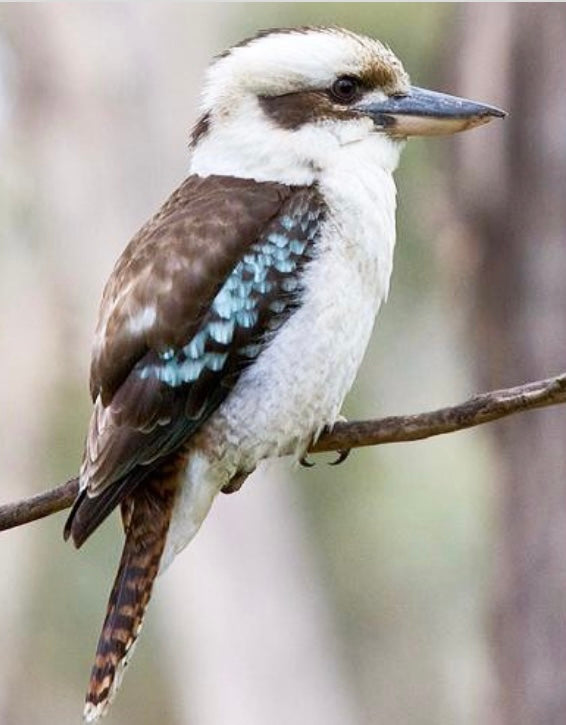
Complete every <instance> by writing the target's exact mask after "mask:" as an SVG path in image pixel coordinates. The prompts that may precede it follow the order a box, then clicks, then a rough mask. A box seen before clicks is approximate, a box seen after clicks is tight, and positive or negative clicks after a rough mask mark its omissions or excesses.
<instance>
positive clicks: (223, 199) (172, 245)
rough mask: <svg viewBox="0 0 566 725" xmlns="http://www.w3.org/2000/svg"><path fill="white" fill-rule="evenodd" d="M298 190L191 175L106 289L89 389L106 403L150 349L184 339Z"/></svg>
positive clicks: (122, 260)
mask: <svg viewBox="0 0 566 725" xmlns="http://www.w3.org/2000/svg"><path fill="white" fill-rule="evenodd" d="M292 193H293V190H292V188H291V187H288V186H284V185H283V184H275V183H258V182H255V181H253V180H251V179H237V178H234V177H229V176H208V177H206V178H201V177H199V176H190V177H189V178H188V179H187V180H186V181H185V182H184V183H183V184H182V185H181V186H180V187H179V188H178V189H177V190H176V191H175V192H174V193H173V194H172V195H171V196H170V197H169V199H168V200H167V201H166V202H165V204H164V205H163V207H162V208H161V209H160V211H159V212H158V213H157V214H156V215H155V216H154V217H153V219H151V220H150V221H149V222H148V223H147V224H146V225H145V226H144V227H143V228H142V229H141V230H140V231H139V233H138V234H136V236H135V237H134V238H133V239H132V241H131V242H130V243H129V244H128V246H127V247H126V249H125V250H124V252H123V253H122V255H121V257H120V259H119V260H118V262H117V264H116V266H115V268H114V270H113V272H112V274H111V276H110V279H109V280H108V283H107V284H106V287H105V289H104V294H103V297H102V303H101V307H100V316H99V322H98V326H97V329H96V336H95V345H94V349H93V356H92V364H91V373H90V390H91V395H92V399H93V401H95V400H96V398H97V397H98V396H100V398H101V400H102V403H103V405H105V406H106V405H108V403H109V402H110V401H111V400H112V398H113V396H114V394H115V393H116V391H117V390H118V388H119V387H120V385H121V384H122V383H123V382H124V380H125V379H126V377H127V375H128V374H129V373H130V371H131V369H132V368H133V366H134V365H135V363H136V362H137V361H138V360H140V359H141V358H142V357H143V356H144V354H145V353H146V352H148V350H157V351H162V350H166V349H168V348H171V347H179V346H182V345H184V344H186V342H187V340H189V339H190V338H191V337H192V336H193V335H194V333H195V332H196V330H197V329H198V326H199V323H200V321H201V320H202V317H203V315H204V314H205V312H206V310H207V308H208V306H209V304H210V302H211V300H212V299H213V297H214V295H215V294H216V293H217V292H218V290H219V288H220V286H221V285H222V282H223V281H224V279H225V278H226V276H227V275H228V273H229V271H230V270H231V269H232V267H234V265H235V264H236V262H237V261H238V259H239V258H240V256H241V255H242V253H243V250H244V249H245V248H246V246H248V245H250V244H251V243H252V242H253V241H254V240H255V239H257V237H258V235H259V234H260V233H261V231H262V230H263V229H264V227H265V226H266V224H267V223H268V222H269V220H270V219H272V218H273V217H275V216H276V215H277V214H278V212H279V211H280V209H281V206H282V204H283V203H284V201H285V200H286V199H288V198H289V197H290V196H291V194H292Z"/></svg>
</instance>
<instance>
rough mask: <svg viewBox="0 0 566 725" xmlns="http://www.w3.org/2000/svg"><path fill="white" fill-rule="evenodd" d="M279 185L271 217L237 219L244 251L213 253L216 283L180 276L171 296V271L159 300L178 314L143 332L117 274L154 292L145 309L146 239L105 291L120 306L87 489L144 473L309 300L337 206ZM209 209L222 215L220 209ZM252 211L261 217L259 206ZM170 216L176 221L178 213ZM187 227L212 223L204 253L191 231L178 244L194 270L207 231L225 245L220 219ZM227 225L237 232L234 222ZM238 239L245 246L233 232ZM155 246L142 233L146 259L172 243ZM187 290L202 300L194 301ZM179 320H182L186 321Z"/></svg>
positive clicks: (100, 386)
mask: <svg viewBox="0 0 566 725" xmlns="http://www.w3.org/2000/svg"><path fill="white" fill-rule="evenodd" d="M233 181H238V182H239V181H240V180H233ZM249 183H250V182H246V187H247V185H248V184H249ZM252 183H253V184H255V182H252ZM256 186H258V187H262V186H264V185H262V184H257V185H256ZM269 186H275V187H276V188H275V189H270V190H269V195H268V200H267V201H266V200H263V203H262V207H261V208H262V210H265V211H264V212H263V223H262V224H261V225H260V224H258V223H256V226H255V227H253V225H252V224H251V223H250V222H249V221H247V222H246V223H245V224H244V226H243V227H240V219H239V217H238V216H237V215H236V216H235V217H230V218H231V221H232V228H231V229H232V231H231V236H230V245H231V249H232V252H231V253H230V252H227V251H226V249H223V250H222V251H221V250H220V249H216V251H215V252H214V254H213V255H210V256H209V257H208V259H209V261H208V262H205V264H209V265H212V260H213V259H214V260H215V261H214V264H215V265H216V266H215V267H214V269H213V273H214V284H212V283H211V282H210V281H209V282H207V285H204V284H203V283H196V282H195V283H193V284H190V283H189V284H188V283H187V281H186V280H185V279H181V280H177V278H174V279H175V280H176V281H179V282H180V285H181V291H179V290H178V289H173V288H171V285H170V289H169V294H170V295H172V296H173V299H174V300H175V302H174V303H170V302H168V299H167V295H166V292H165V290H166V288H167V285H166V284H165V283H164V279H163V278H161V280H160V282H159V285H158V288H159V290H160V291H159V293H158V294H156V295H154V297H153V299H154V300H157V304H158V305H162V304H165V305H166V312H165V313H163V312H162V311H161V308H160V307H159V312H157V313H156V319H155V321H151V322H150V321H149V320H150V318H148V320H147V321H148V324H147V326H146V327H145V328H144V329H143V330H141V329H140V332H139V333H137V335H134V336H133V338H132V337H131V335H132V333H131V329H132V323H131V319H132V317H131V315H132V312H131V310H132V307H131V306H129V305H131V303H130V302H129V298H128V294H127V293H123V292H122V288H121V287H119V286H118V287H116V285H117V284H118V282H117V280H118V279H121V282H122V285H123V286H125V287H126V289H129V290H130V292H129V294H130V295H131V294H134V293H135V294H136V295H137V299H138V300H139V299H143V300H144V301H143V302H142V307H143V305H144V304H146V301H147V300H148V299H149V296H150V292H149V290H151V289H155V287H152V286H151V285H152V284H153V282H148V285H149V286H146V287H144V286H143V285H142V287H140V288H139V289H140V290H141V291H142V292H141V294H140V292H139V291H137V289H138V288H137V287H136V284H138V283H136V282H134V283H131V282H129V281H128V277H127V270H132V269H136V268H141V269H142V270H145V269H146V268H147V263H146V264H141V263H140V261H139V260H138V259H137V258H136V249H135V248H133V249H130V250H129V251H128V250H126V253H125V255H124V259H123V260H120V262H119V263H118V265H117V267H116V270H115V275H114V276H115V281H114V282H111V283H109V286H108V288H107V291H106V292H105V298H106V297H108V299H110V300H111V305H112V312H111V313H110V315H107V316H106V319H107V320H108V323H107V328H106V332H105V339H106V344H105V345H104V346H103V347H102V348H101V349H100V350H98V351H96V350H95V358H94V360H93V382H94V393H95V394H96V393H98V394H99V395H98V397H97V400H96V402H95V409H94V412H93V416H92V419H91V426H90V430H89V435H88V439H87V443H86V448H85V458H84V461H83V468H82V471H81V483H82V485H83V486H85V485H86V486H87V488H88V493H89V496H97V497H98V496H99V495H100V494H101V493H103V495H106V493H105V491H106V489H108V487H110V486H111V485H112V484H113V485H114V486H120V482H121V481H126V480H127V486H128V490H131V488H132V485H135V480H136V478H137V477H138V474H136V470H138V471H139V477H140V480H141V478H143V476H145V475H147V469H148V467H151V466H152V465H154V463H155V462H156V461H158V460H160V459H162V458H163V457H164V456H166V455H168V454H170V453H172V452H173V451H174V450H175V449H176V448H178V447H179V446H180V445H181V444H182V443H183V442H184V441H185V440H186V439H187V438H188V437H189V436H190V435H191V434H192V433H194V432H195V431H196V430H197V429H198V428H199V427H200V426H201V425H202V423H203V422H204V421H205V420H206V419H207V418H208V416H210V414H211V413H212V412H213V411H214V410H215V409H216V408H217V407H218V405H220V403H221V402H222V400H224V398H225V397H226V395H228V393H229V392H230V390H231V388H232V387H233V385H234V384H235V382H236V381H237V379H238V377H239V375H240V374H241V372H242V371H243V370H244V369H245V368H246V367H248V366H249V365H251V364H253V362H254V360H255V359H257V357H258V355H260V354H261V351H262V350H263V349H264V348H265V346H266V345H268V344H269V340H270V339H271V337H272V336H273V334H274V333H275V331H276V330H277V328H278V327H280V326H281V325H282V324H283V323H284V322H285V320H286V319H287V318H288V317H289V315H290V314H291V313H292V311H293V310H294V309H295V308H296V307H297V305H299V304H300V294H301V289H302V286H301V280H302V271H303V268H304V266H305V264H307V263H308V261H309V260H310V259H311V258H312V256H313V255H314V254H315V253H316V249H315V246H316V245H315V241H316V237H317V234H318V231H319V228H320V223H321V221H322V219H323V217H324V213H325V207H324V204H323V203H322V200H321V198H320V196H319V194H318V191H317V190H316V188H310V187H309V188H295V189H293V188H291V187H282V188H279V186H280V185H269ZM226 191H227V190H226V186H224V193H226ZM238 191H239V189H238ZM254 192H255V194H256V195H257V194H258V190H257V189H254V190H252V191H250V190H249V189H247V188H246V195H245V202H241V205H242V206H246V204H248V203H253V202H254ZM274 195H275V197H276V198H277V199H278V205H277V208H276V210H275V212H274V213H271V216H270V217H269V218H267V219H266V216H267V214H268V213H270V212H271V211H272V209H273V207H274V206H275V198H274ZM204 207H205V205H200V207H199V208H201V209H202V208H204ZM208 210H209V213H211V214H212V208H211V207H210V206H208ZM184 213H185V214H186V210H185V211H184ZM218 213H219V212H216V214H218ZM224 213H226V211H224ZM234 213H235V211H234ZM246 214H247V215H248V216H250V215H251V214H250V212H249V211H248V210H246ZM213 216H214V214H213ZM165 218H166V220H167V221H166V223H167V224H169V223H170V221H171V220H170V217H169V216H168V215H167V216H166V217H165ZM187 226H189V227H190V228H191V233H192V234H193V235H195V234H197V232H196V230H197V229H200V230H201V231H200V233H201V237H200V238H198V239H197V238H195V240H194V241H193V237H191V240H190V244H193V245H195V247H197V246H198V249H199V250H200V251H199V252H198V253H196V252H194V251H193V253H192V254H187V253H186V252H185V251H184V250H182V249H181V247H182V244H181V240H179V242H178V243H176V244H177V245H178V248H179V249H181V251H180V254H181V256H183V255H185V257H184V261H183V263H184V264H185V265H186V267H187V269H188V268H189V266H190V265H192V266H193V267H194V266H197V267H198V266H199V265H200V264H202V260H201V258H200V253H201V252H202V244H203V238H204V239H207V240H209V241H208V243H209V244H210V245H212V246H213V247H214V246H215V243H214V242H212V241H210V234H211V232H210V229H209V228H206V230H205V229H203V226H202V225H197V224H195V223H188V222H187V220H186V219H184V220H183V227H182V228H183V229H186V228H187ZM149 233H150V234H152V235H153V238H154V239H155V240H157V239H159V238H160V232H159V229H155V230H150V232H149ZM225 234H227V235H228V234H229V233H228V231H227V230H226V231H225ZM236 237H237V238H239V243H238V244H237V245H236V244H235V243H234V241H233V240H234V238H236ZM146 245H147V242H145V243H144V242H143V240H142V244H141V246H140V253H141V254H142V256H145V257H146V259H147V258H149V255H150V253H151V254H153V255H157V256H158V257H159V254H160V253H161V250H160V248H159V247H158V246H156V243H153V244H152V245H150V246H146ZM164 250H166V251H167V254H168V255H169V254H173V253H174V251H175V244H172V243H171V242H170V241H169V242H167V241H166V243H165V247H164ZM168 263H169V264H170V265H171V264H172V262H168ZM140 265H141V266H140ZM157 265H158V267H159V259H158V260H157ZM201 269H202V268H201ZM112 285H114V287H115V288H116V291H113V289H112ZM144 295H145V298H144ZM177 295H178V296H177ZM183 295H190V297H191V299H190V300H184V299H182V298H183ZM199 295H201V296H199ZM166 303H168V304H166ZM136 304H138V307H137V308H136V309H139V303H136ZM128 311H129V314H130V316H129V317H128ZM183 312H184V313H185V314H186V315H187V317H186V318H185V317H183V314H182V313H183ZM134 314H135V313H134ZM134 319H135V317H134ZM113 320H115V321H119V323H120V326H121V327H122V328H125V329H126V330H129V331H130V332H129V333H128V334H125V333H123V334H124V339H125V342H122V341H118V342H115V341H114V340H113V339H112V336H111V334H110V332H109V330H108V325H111V324H118V323H117V322H112V321H113ZM164 320H165V321H167V322H168V323H169V324H170V326H171V327H170V329H169V330H168V331H167V333H165V332H164V331H163V330H162V329H161V328H160V323H162V322H163V321H164ZM173 320H175V321H177V328H175V329H174V327H173V324H172V323H173ZM140 328H141V325H140ZM128 335H129V337H128ZM110 354H113V355H115V356H118V363H117V369H119V370H120V372H119V373H118V372H116V370H114V369H112V368H111V366H109V362H107V361H108V358H109V356H110ZM126 365H127V369H126ZM118 381H119V382H118ZM110 395H111V397H110V399H108V397H109V396H110ZM105 398H106V400H105ZM133 481H134V484H133V483H132V482H133ZM108 495H109V496H110V495H111V499H112V501H115V500H117V497H116V492H115V491H114V492H113V493H112V494H110V493H109V494H108ZM118 499H119V497H118Z"/></svg>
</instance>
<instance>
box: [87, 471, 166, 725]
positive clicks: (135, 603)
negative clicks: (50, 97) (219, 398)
mask: <svg viewBox="0 0 566 725" xmlns="http://www.w3.org/2000/svg"><path fill="white" fill-rule="evenodd" d="M174 498H175V497H174V491H173V490H171V489H169V488H164V487H163V486H161V487H159V488H157V486H151V485H146V486H143V487H141V488H140V489H138V490H137V491H135V492H134V493H133V494H132V495H131V496H130V497H128V498H127V499H125V500H124V501H123V502H122V515H123V518H124V526H125V529H126V540H125V543H124V550H123V552H122V558H121V560H120V566H119V568H118V573H117V574H116V579H115V580H114V585H113V587H112V591H111V593H110V599H109V601H108V608H107V611H106V618H105V620H104V624H103V626H102V632H101V634H100V638H99V640H98V646H97V648H96V658H95V662H94V666H93V668H92V672H91V675H90V682H89V686H88V691H87V694H86V701H85V708H84V720H85V722H96V721H97V720H98V719H99V718H100V717H102V716H103V715H105V714H106V712H107V710H108V707H109V705H110V703H111V702H112V700H113V698H114V695H115V694H116V691H117V690H118V687H119V686H120V682H121V680H122V676H123V674H124V669H125V667H126V665H127V664H128V661H129V658H130V656H131V654H132V652H133V649H134V645H135V643H136V639H137V637H138V635H139V633H140V630H141V627H142V623H143V617H144V614H145V610H146V607H147V604H148V602H149V599H150V596H151V590H152V587H153V582H154V580H155V577H156V576H157V572H158V570H159V562H160V560H161V555H162V553H163V548H164V545H165V539H166V536H167V530H168V528H169V522H170V520H171V512H172V509H173V503H174Z"/></svg>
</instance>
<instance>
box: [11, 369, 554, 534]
mask: <svg viewBox="0 0 566 725" xmlns="http://www.w3.org/2000/svg"><path fill="white" fill-rule="evenodd" d="M561 403H566V373H562V374H560V375H557V376H556V377H553V378H547V379H546V380H537V381H536V382H533V383H526V384H525V385H518V386H516V387H513V388H504V389H501V390H493V391H491V392H488V393H482V394H481V395H476V396H474V397H473V398H469V399H468V400H466V401H464V402H463V403H460V404H459V405H454V406H450V407H447V408H439V409H438V410H432V411H429V412H426V413H418V414H415V415H396V416H390V417H388V418H379V419H375V420H364V421H351V422H346V423H336V425H335V426H334V428H333V429H332V430H331V431H327V432H325V433H323V434H322V435H321V436H320V438H319V439H318V440H317V441H316V443H314V444H313V445H312V446H311V447H310V449H309V452H310V453H322V452H325V451H340V450H345V449H350V448H361V447H362V446H375V445H381V444H383V443H403V442H407V441H416V440H422V439H424V438H430V437H432V436H437V435H443V434H444V433H454V432H456V431H459V430H465V429H467V428H473V427H475V426H478V425H483V424H484V423H490V422H491V421H494V420H499V419H501V418H505V417H507V416H508V415H513V414H514V413H520V412H523V411H526V410H534V409H535V408H544V407H547V406H551V405H559V404H561ZM77 492H78V479H76V478H72V479H70V480H69V481H67V483H64V484H63V485H62V486H58V487H57V488H54V489H51V490H49V491H46V492H45V493H41V494H38V495H37V496H33V497H31V498H28V499H24V500H22V501H17V502H15V503H11V504H5V505H3V506H0V531H4V530H6V529H11V528H14V527H15V526H21V525H22V524H27V523H30V522H31V521H36V520H37V519H40V518H43V517H45V516H49V515H50V514H54V513H57V512H58V511H62V510H63V509H66V508H68V507H69V506H71V504H72V503H73V501H74V499H75V497H76V495H77Z"/></svg>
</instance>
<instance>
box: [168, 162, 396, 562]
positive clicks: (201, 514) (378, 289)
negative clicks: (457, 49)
mask: <svg viewBox="0 0 566 725" xmlns="http://www.w3.org/2000/svg"><path fill="white" fill-rule="evenodd" d="M362 151H363V149H362ZM374 161H375V160H373V159H372V158H371V155H369V154H363V153H361V152H360V157H359V159H358V160H357V163H356V164H351V163H348V164H345V165H344V166H341V165H340V164H336V165H335V167H334V168H333V169H331V170H330V171H329V172H328V173H327V174H326V176H325V178H324V179H323V180H321V182H320V183H319V187H320V190H321V192H322V194H323V196H324V197H325V198H326V200H327V202H328V206H329V208H330V209H331V213H330V214H329V217H328V218H327V220H326V222H325V224H324V228H323V230H322V233H321V238H320V240H319V241H318V242H317V248H318V250H319V254H318V256H317V257H316V258H315V259H314V260H313V261H312V262H311V263H309V265H308V267H307V268H306V270H305V276H304V282H305V285H304V293H303V296H302V304H301V306H300V308H299V309H298V310H297V311H296V312H294V313H293V314H292V316H291V317H290V318H289V320H287V322H286V323H285V324H284V325H283V327H281V329H280V330H279V331H278V332H277V333H276V336H275V337H274V339H273V340H272V341H271V342H270V344H269V345H268V347H267V348H266V349H265V350H264V351H263V352H262V353H261V354H260V355H259V357H258V358H257V360H256V361H255V362H254V363H253V365H251V366H250V367H249V368H248V369H247V370H246V371H245V372H244V373H243V374H242V376H241V377H240V379H239V380H238V382H237V384H236V386H235V387H234V389H233V390H232V392H231V393H230V394H229V396H228V397H227V399H226V400H225V402H224V403H223V404H222V405H221V406H220V408H219V409H218V410H217V411H216V412H215V413H214V415H213V416H212V417H211V418H210V420H209V421H208V422H207V423H206V424H205V425H204V426H203V428H202V429H201V431H200V432H199V433H198V434H197V435H196V436H195V439H194V441H193V443H194V448H193V452H192V453H191V454H190V456H189V460H188V466H187V471H186V476H185V483H184V485H183V487H182V489H181V491H180V495H179V499H178V501H177V503H176V506H175V510H174V512H173V518H172V521H171V528H170V531H169V535H168V540H167V545H166V552H165V555H164V558H163V567H162V568H164V567H165V566H167V564H168V563H169V562H170V561H171V559H172V558H173V555H174V554H175V553H177V552H178V551H180V550H181V549H182V548H183V547H184V546H185V545H186V544H187V543H188V542H189V541H190V539H191V538H192V537H193V536H194V534H195V533H196V531H197V530H198V528H199V526H200V524H201V523H202V521H203V520H204V518H205V516H206V514H207V512H208V509H209V507H210V505H211V503H212V501H213V499H214V496H215V495H216V493H217V492H218V491H219V490H220V488H222V487H223V486H224V485H225V484H227V483H228V482H229V481H230V479H231V478H232V476H234V475H235V474H236V473H237V472H250V471H252V470H253V469H254V468H255V466H256V465H257V463H258V462H259V461H260V460H262V459H263V458H267V457H270V456H278V455H282V454H286V453H290V452H294V453H295V454H296V455H300V454H302V453H303V452H304V450H305V449H306V447H307V446H308V444H309V442H310V441H311V439H312V437H313V436H316V435H317V434H318V433H320V432H321V430H322V429H323V428H324V426H326V425H331V424H332V423H334V422H335V420H336V418H337V416H338V414H339V412H340V408H341V406H342V403H343V401H344V398H345V396H346V394H347V393H348V391H349V389H350V387H351V386H352V383H353V382H354V378H355V376H356V373H357V371H358V368H359V366H360V363H361V361H362V358H363V355H364V352H365V350H366V347H367V344H368V341H369V337H370V334H371V330H372V327H373V323H374V320H375V315H376V313H377V311H378V309H379V306H380V304H381V303H382V302H383V301H384V299H385V298H386V297H387V293H388V289H389V278H390V275H391V269H392V264H393V248H394V243H395V186H394V183H393V178H392V175H391V171H392V169H391V170H384V169H382V168H380V167H379V166H378V165H377V164H376V163H374ZM377 190H378V191H377Z"/></svg>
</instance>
